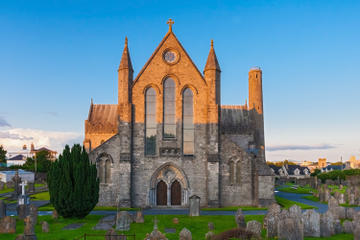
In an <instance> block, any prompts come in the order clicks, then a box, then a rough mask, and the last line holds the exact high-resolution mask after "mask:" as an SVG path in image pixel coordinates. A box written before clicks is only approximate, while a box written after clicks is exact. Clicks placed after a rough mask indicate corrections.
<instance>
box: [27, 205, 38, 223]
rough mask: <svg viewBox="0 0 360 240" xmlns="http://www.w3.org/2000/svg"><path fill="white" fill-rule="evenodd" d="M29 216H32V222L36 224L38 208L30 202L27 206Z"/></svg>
mask: <svg viewBox="0 0 360 240" xmlns="http://www.w3.org/2000/svg"><path fill="white" fill-rule="evenodd" d="M29 216H30V217H31V218H32V222H33V223H35V224H36V223H37V219H38V208H37V207H36V206H35V205H34V204H30V206H29Z"/></svg>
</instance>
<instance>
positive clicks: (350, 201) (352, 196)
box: [348, 193, 355, 205]
mask: <svg viewBox="0 0 360 240" xmlns="http://www.w3.org/2000/svg"><path fill="white" fill-rule="evenodd" d="M348 201H349V204H350V205H355V194H354V193H350V194H349V200H348Z"/></svg>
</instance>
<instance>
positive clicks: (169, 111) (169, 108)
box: [163, 78, 176, 139]
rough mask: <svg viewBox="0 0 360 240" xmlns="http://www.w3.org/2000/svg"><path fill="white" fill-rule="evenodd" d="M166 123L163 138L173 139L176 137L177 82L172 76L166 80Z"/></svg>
mask: <svg viewBox="0 0 360 240" xmlns="http://www.w3.org/2000/svg"><path fill="white" fill-rule="evenodd" d="M163 117H164V124H163V138H164V139H171V138H175V137H176V118H175V82H174V80H173V79H171V78H167V79H166V80H165V81H164V116H163Z"/></svg>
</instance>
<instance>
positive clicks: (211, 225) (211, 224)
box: [208, 222, 215, 231]
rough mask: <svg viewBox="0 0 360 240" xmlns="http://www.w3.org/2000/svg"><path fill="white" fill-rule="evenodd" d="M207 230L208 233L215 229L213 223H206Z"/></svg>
mask: <svg viewBox="0 0 360 240" xmlns="http://www.w3.org/2000/svg"><path fill="white" fill-rule="evenodd" d="M208 229H209V231H213V230H214V229H215V227H214V223H212V222H209V223H208Z"/></svg>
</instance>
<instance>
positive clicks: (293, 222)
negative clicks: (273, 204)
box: [277, 207, 304, 240]
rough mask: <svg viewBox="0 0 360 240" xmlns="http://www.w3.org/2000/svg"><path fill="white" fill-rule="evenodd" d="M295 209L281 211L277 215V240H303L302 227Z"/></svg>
mask: <svg viewBox="0 0 360 240" xmlns="http://www.w3.org/2000/svg"><path fill="white" fill-rule="evenodd" d="M297 214H298V212H297V208H295V207H294V208H293V209H292V211H291V212H290V211H287V210H282V211H281V212H280V214H279V219H278V225H277V236H278V239H287V240H302V239H304V229H303V228H304V225H303V223H302V221H301V215H300V216H298V215H297Z"/></svg>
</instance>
